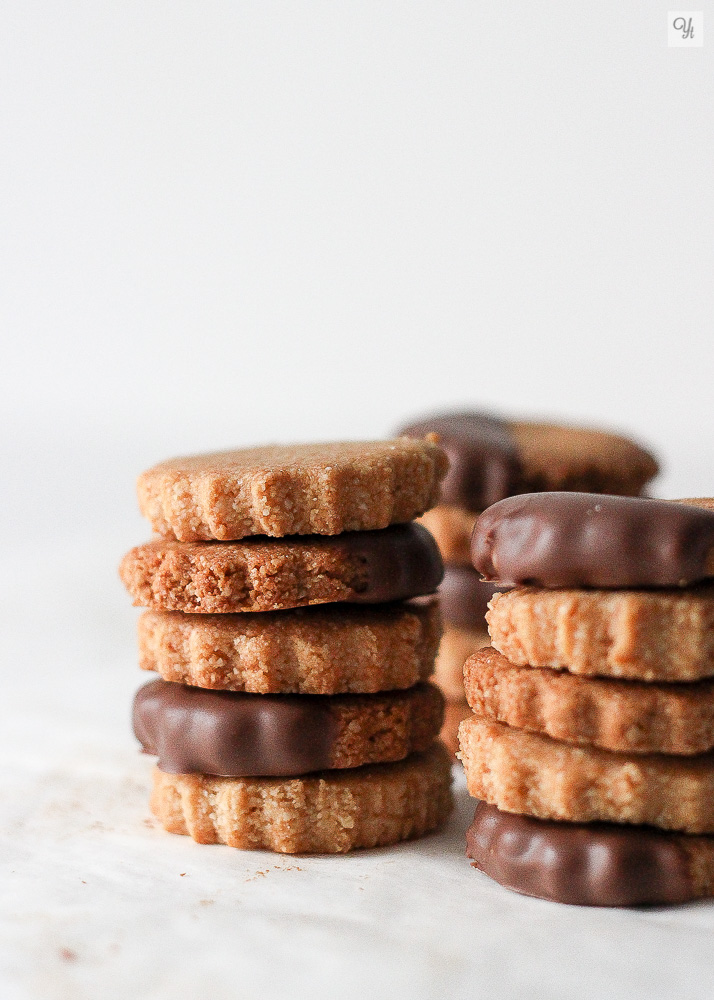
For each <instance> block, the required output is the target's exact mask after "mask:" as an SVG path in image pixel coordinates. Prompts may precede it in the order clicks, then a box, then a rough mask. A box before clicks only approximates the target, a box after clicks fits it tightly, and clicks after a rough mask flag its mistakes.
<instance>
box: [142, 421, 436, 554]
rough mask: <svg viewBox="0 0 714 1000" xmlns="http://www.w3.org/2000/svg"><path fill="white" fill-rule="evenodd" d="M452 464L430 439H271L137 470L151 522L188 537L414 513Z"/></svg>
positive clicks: (325, 530) (340, 525)
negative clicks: (299, 441) (273, 442)
mask: <svg viewBox="0 0 714 1000" xmlns="http://www.w3.org/2000/svg"><path fill="white" fill-rule="evenodd" d="M446 467H447V459H446V456H445V455H444V453H443V452H442V451H441V449H439V448H438V447H437V446H436V445H434V444H432V443H430V442H429V441H414V440H410V439H407V438H401V439H399V440H394V441H351V442H340V443H333V444H332V443H331V444H302V445H267V446H264V447H260V448H244V449H242V450H239V451H222V452H216V453H215V454H213V455H194V456H191V457H188V458H175V459H171V460H170V461H168V462H161V463H160V464H159V465H156V466H154V468H153V469H149V470H148V472H144V473H143V474H142V475H141V476H140V477H139V482H138V493H139V506H140V508H141V512H142V514H144V515H145V516H146V517H148V519H149V521H151V526H152V528H153V529H154V531H156V532H158V533H159V534H161V535H165V536H170V537H174V538H177V539H179V540H180V541H183V542H195V541H211V540H217V541H229V540H231V539H239V538H244V537H246V536H247V535H270V536H273V537H282V536H285V535H337V534H340V533H342V532H345V531H364V530H367V529H374V528H386V527H387V525H390V524H396V523H401V522H404V521H411V520H412V518H414V517H418V516H419V515H420V514H423V513H424V511H425V510H427V509H428V508H429V507H431V506H433V504H435V503H436V502H437V500H438V496H439V483H440V481H441V479H442V478H443V476H444V474H445V472H446Z"/></svg>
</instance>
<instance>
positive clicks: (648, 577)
mask: <svg viewBox="0 0 714 1000" xmlns="http://www.w3.org/2000/svg"><path fill="white" fill-rule="evenodd" d="M695 503H696V504H697V506H694V504H695ZM707 504H711V505H714V501H706V503H705V504H704V505H702V504H701V502H699V501H690V502H689V503H683V502H681V501H670V500H652V499H649V498H646V497H614V496H597V495H596V494H591V493H531V494H528V495H526V496H520V497H509V498H508V499H507V500H501V501H500V502H499V503H497V504H494V505H493V506H492V507H491V508H490V509H489V510H486V511H484V513H483V514H481V515H480V517H479V518H478V520H477V522H476V527H475V528H474V533H473V536H472V539H471V558H472V561H473V564H474V566H475V568H476V569H477V570H478V572H479V573H481V575H482V576H483V577H484V578H485V579H487V580H491V581H495V582H500V583H502V584H504V585H507V586H508V585H510V586H513V585H516V584H534V585H537V586H541V587H618V588H622V587H686V586H689V585H691V584H693V583H698V582H700V581H702V580H705V579H707V578H708V577H711V576H714V509H710V508H709V507H708V506H707Z"/></svg>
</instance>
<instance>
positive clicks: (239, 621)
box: [139, 600, 466, 694]
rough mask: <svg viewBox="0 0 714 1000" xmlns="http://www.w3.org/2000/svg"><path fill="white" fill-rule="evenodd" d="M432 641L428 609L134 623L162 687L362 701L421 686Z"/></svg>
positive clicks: (434, 618) (351, 608) (344, 609)
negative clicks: (172, 683)
mask: <svg viewBox="0 0 714 1000" xmlns="http://www.w3.org/2000/svg"><path fill="white" fill-rule="evenodd" d="M440 636H441V615H440V613H439V605H438V602H437V601H436V600H431V601H429V602H427V603H426V604H418V603H417V602H410V603H408V604H392V605H389V606H382V605H375V606H372V605H362V606H359V605H338V606H329V607H325V606H319V605H318V606H315V607H312V608H294V609H292V610H290V611H273V612H270V611H266V612H262V613H261V614H252V613H251V612H243V613H242V614H226V615H191V614H184V613H183V612H181V611H145V612H144V614H143V615H142V616H141V617H140V618H139V665H140V666H141V668H142V669H143V670H155V671H156V672H157V673H159V674H160V675H161V677H163V678H164V680H167V681H178V682H179V683H183V684H190V685H194V686H196V687H201V688H213V689H223V690H226V691H248V692H251V693H253V694H281V693H282V694H290V693H295V694H347V693H353V694H371V693H374V692H375V691H390V690H393V689H395V688H408V687H411V686H412V685H413V684H417V683H418V682H419V681H423V680H426V678H427V677H429V675H430V674H431V673H432V671H433V669H434V658H435V656H436V651H437V649H438V646H439V638H440ZM465 658H466V657H464V658H463V659H465ZM463 659H462V663H463Z"/></svg>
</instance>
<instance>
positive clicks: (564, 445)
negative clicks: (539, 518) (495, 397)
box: [402, 411, 658, 511]
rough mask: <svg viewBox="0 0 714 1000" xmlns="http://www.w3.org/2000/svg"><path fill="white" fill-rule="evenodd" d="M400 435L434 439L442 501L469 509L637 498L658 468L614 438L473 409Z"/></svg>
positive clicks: (633, 446) (627, 442) (441, 417)
mask: <svg viewBox="0 0 714 1000" xmlns="http://www.w3.org/2000/svg"><path fill="white" fill-rule="evenodd" d="M402 433H405V434H409V435H412V436H415V437H423V436H424V435H425V434H427V433H436V434H437V435H438V441H439V444H440V445H441V446H442V447H443V449H444V451H445V452H446V453H447V455H448V456H449V462H450V467H449V471H448V473H447V475H446V478H445V479H444V483H443V485H442V493H441V496H442V502H443V503H446V504H450V505H454V506H457V507H462V508H464V509H465V510H471V511H478V510H483V509H484V508H485V507H488V506H489V505H490V504H493V503H495V502H496V501H498V500H502V499H503V498H504V497H508V496H512V495H514V494H517V493H530V492H536V491H540V490H586V491H588V492H592V493H614V494H623V495H626V496H629V495H632V496H636V495H637V494H639V493H641V491H642V489H643V488H644V486H645V484H646V483H647V482H649V480H650V479H652V477H653V476H654V475H656V473H657V471H658V466H657V462H656V461H655V459H654V458H653V457H652V455H650V454H649V452H647V451H645V450H644V449H643V448H641V447H639V446H638V445H636V444H635V443H634V442H632V441H630V440H628V439H627V438H624V437H621V436H619V435H617V434H608V433H605V432H603V431H597V430H590V429H587V428H580V427H565V426H559V425H556V424H544V423H529V422H521V421H518V422H506V421H503V420H500V419H499V418H497V417H494V416H490V415H488V414H484V413H477V412H473V411H470V412H462V413H458V412H457V413H445V414H437V415H434V416H431V417H427V418H426V419H423V420H419V421H416V422H414V423H411V424H408V425H407V426H405V427H403V428H402Z"/></svg>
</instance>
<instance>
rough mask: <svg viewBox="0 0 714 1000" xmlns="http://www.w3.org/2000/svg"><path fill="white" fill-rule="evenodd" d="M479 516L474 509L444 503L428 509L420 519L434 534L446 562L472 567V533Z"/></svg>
mask: <svg viewBox="0 0 714 1000" xmlns="http://www.w3.org/2000/svg"><path fill="white" fill-rule="evenodd" d="M477 517H478V514H477V513H474V512H473V511H470V510H464V509H463V507H454V506H452V505H450V504H445V503H444V504H439V506H438V507H432V509H431V510H428V511H426V513H425V514H423V515H422V516H421V518H420V519H419V520H420V522H421V524H423V525H424V527H425V528H427V529H428V530H429V531H430V532H431V533H432V535H433V536H434V541H435V542H436V544H437V545H438V546H439V552H441V558H442V559H443V560H444V562H445V563H447V564H449V563H450V564H451V565H453V566H469V567H470V566H471V535H472V533H473V530H474V525H475V524H476V518H477Z"/></svg>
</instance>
